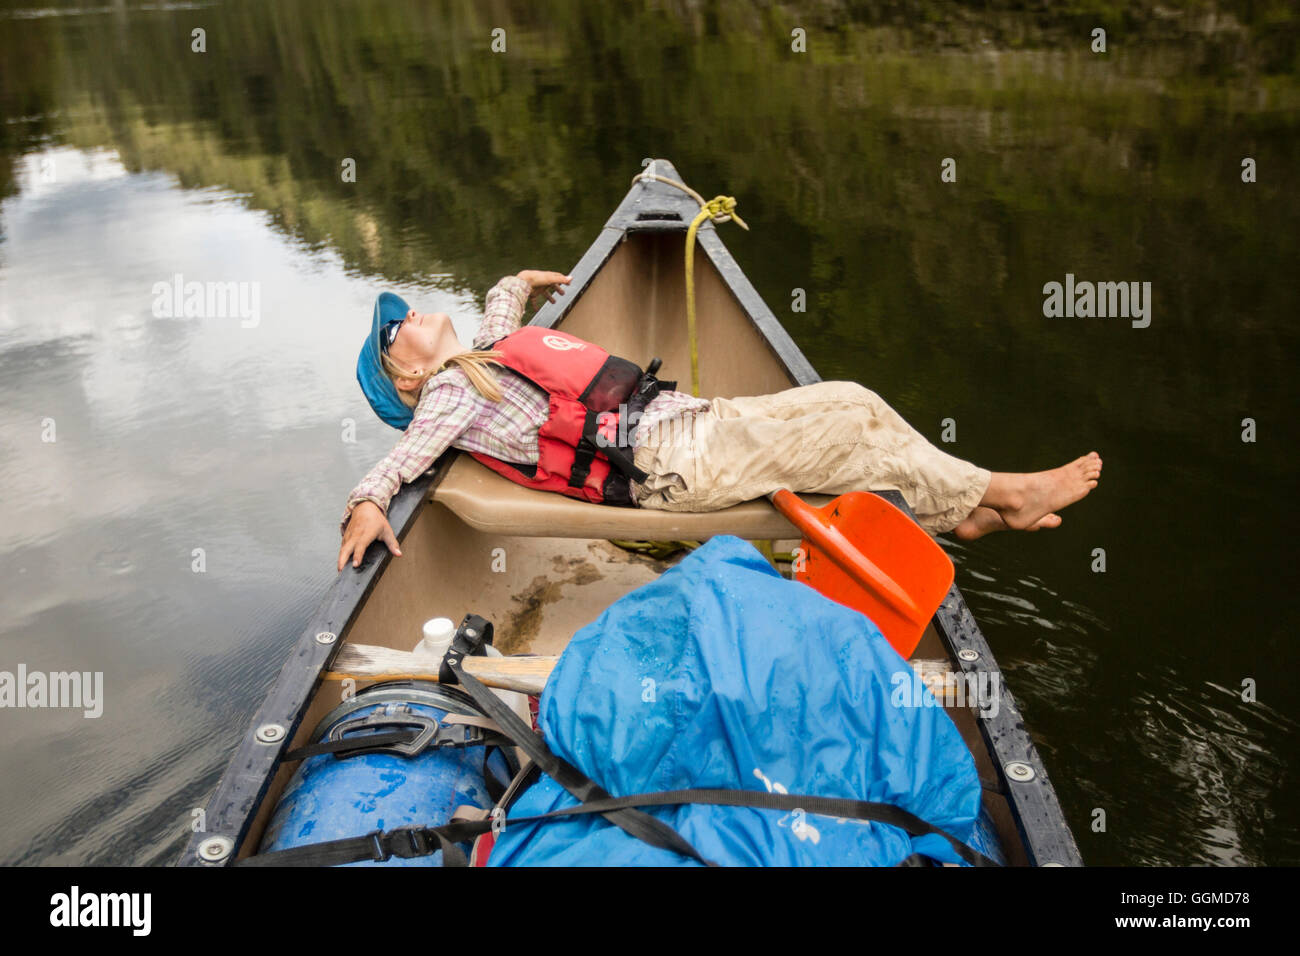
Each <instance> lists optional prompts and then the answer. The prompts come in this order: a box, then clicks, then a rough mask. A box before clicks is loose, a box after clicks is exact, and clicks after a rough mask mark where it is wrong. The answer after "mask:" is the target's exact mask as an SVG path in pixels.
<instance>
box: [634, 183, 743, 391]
mask: <svg viewBox="0 0 1300 956" xmlns="http://www.w3.org/2000/svg"><path fill="white" fill-rule="evenodd" d="M644 180H650V181H651V182H658V183H667V184H668V185H670V186H676V187H677V188H678V189H680V190H681V191H682V192H684V193H686V194H687V195H688V196H690V197H691V198H692V199H694V200H695V201H696V202H698V203H699V204H700V212H699V215H697V216H696V217H695V218H694V219H693V220H691V227H690V228H689V229H687V230H686V332H687V336H688V337H689V340H690V345H691V394H692V395H694V396H695V397H696V398H698V397H699V395H700V345H699V339H698V338H697V337H696V334H695V234H696V233H697V232H698V231H699V229H700V226H702V225H703V224H704V220H706V219H711V220H713V222H715V223H723V222H727V221H728V220H732V219H734V220H735V221H736V225H738V226H739V227H740V228H741V229H746V230H747V229H749V226H747V225H746V224H745V220H743V219H741V218H740V216H739V215H737V213H736V199H735V197H734V196H714V197H713V198H712V199H710V200H709V201H708V202H705V200H704V197H703V196H701V195H700V194H699V193H697V192H696V191H695V190H694V189H692V188H691V187H690V186H687V185H686V184H685V183H679V182H678V181H677V180H675V179H669V178H668V177H666V176H660V175H658V174H656V173H655V172H654V164H653V163H651V164H650V167H649V168H648V169H647V170H646V171H645V172H643V173H638V174H637V175H636V176H633V177H632V182H633V183H636V182H640V181H644Z"/></svg>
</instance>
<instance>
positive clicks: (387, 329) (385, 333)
mask: <svg viewBox="0 0 1300 956" xmlns="http://www.w3.org/2000/svg"><path fill="white" fill-rule="evenodd" d="M405 321H406V316H402V317H401V318H400V319H393V321H391V322H387V323H385V324H384V325H381V326H380V327H379V347H380V348H381V349H383V350H384V351H385V352H387V351H388V347H389V346H390V345H392V344H393V340H394V339H396V338H397V330H398V329H400V328H401V327H402V323H403V322H405Z"/></svg>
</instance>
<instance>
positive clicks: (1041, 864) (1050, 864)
mask: <svg viewBox="0 0 1300 956" xmlns="http://www.w3.org/2000/svg"><path fill="white" fill-rule="evenodd" d="M1038 865H1039V866H1065V864H1064V863H1040V864H1038Z"/></svg>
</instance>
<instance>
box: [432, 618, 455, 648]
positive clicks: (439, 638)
mask: <svg viewBox="0 0 1300 956" xmlns="http://www.w3.org/2000/svg"><path fill="white" fill-rule="evenodd" d="M455 636H456V625H455V624H454V623H452V620H451V618H449V617H435V618H430V619H429V620H427V621H425V622H424V639H425V640H426V641H428V642H429V643H430V644H442V643H447V644H450V643H451V639H452V638H453V637H455Z"/></svg>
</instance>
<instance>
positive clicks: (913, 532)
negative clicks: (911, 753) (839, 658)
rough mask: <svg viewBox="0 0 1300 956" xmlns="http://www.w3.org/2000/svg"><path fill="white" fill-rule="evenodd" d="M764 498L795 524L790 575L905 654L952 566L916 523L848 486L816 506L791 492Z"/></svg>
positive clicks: (944, 591) (940, 593)
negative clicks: (799, 549) (797, 555)
mask: <svg viewBox="0 0 1300 956" xmlns="http://www.w3.org/2000/svg"><path fill="white" fill-rule="evenodd" d="M771 499H772V504H773V505H775V506H776V508H777V510H779V511H780V512H781V513H782V514H783V515H785V516H786V517H787V518H789V519H790V521H791V522H792V523H793V524H794V526H795V527H796V528H798V529H799V530H800V531H802V532H803V536H804V540H803V548H804V553H805V555H806V558H805V560H804V561H803V562H802V567H799V566H798V565H796V568H795V579H796V580H799V581H803V582H804V583H805V584H807V585H809V586H810V587H812V588H815V589H816V590H817V591H819V592H820V593H821V594H824V595H825V596H826V597H828V598H830V599H831V600H832V601H837V602H839V603H840V604H843V605H845V606H846V607H851V608H853V609H854V610H855V611H860V612H862V613H863V614H865V615H866V616H867V617H869V618H870V619H871V620H872V621H873V622H874V623H875V625H876V626H877V627H878V628H880V630H881V633H883V634H884V635H885V638H886V640H888V641H889V643H890V644H891V645H893V647H894V650H896V651H898V653H899V654H901V655H902V656H903V657H904V658H908V657H911V656H912V652H913V651H915V650H916V645H917V644H918V643H920V641H921V635H922V634H923V633H924V632H925V628H926V625H927V624H929V623H930V618H931V617H933V616H934V612H935V611H936V610H938V607H939V605H940V604H941V603H942V602H943V598H944V595H946V594H947V593H948V589H949V588H950V587H951V586H952V579H953V566H952V561H951V560H950V559H949V558H948V555H946V554H944V551H943V548H941V547H939V545H938V543H937V542H936V541H935V540H934V539H933V538H931V537H930V536H929V535H928V534H926V533H925V532H924V531H923V530H922V529H921V526H920V525H918V524H917V523H916V522H915V521H913V520H912V519H911V518H909V517H908V516H907V515H906V514H904V513H903V512H902V511H901V510H900V509H898V508H895V507H894V506H893V505H891V504H890V503H889V502H888V501H886V500H885V499H884V498H881V497H880V496H879V495H873V494H871V493H870V492H867V491H852V492H849V493H848V494H844V495H840V496H839V497H838V498H836V499H835V500H833V501H831V502H828V503H827V504H826V505H824V506H823V507H821V508H814V507H813V506H812V505H809V504H806V503H805V502H803V501H801V500H800V499H799V498H797V497H796V496H795V495H794V494H793V493H792V492H789V491H784V490H783V491H777V492H774V493H773V494H772V495H771Z"/></svg>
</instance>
